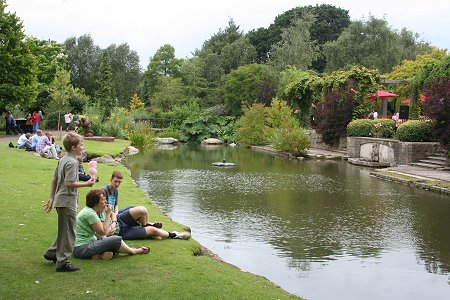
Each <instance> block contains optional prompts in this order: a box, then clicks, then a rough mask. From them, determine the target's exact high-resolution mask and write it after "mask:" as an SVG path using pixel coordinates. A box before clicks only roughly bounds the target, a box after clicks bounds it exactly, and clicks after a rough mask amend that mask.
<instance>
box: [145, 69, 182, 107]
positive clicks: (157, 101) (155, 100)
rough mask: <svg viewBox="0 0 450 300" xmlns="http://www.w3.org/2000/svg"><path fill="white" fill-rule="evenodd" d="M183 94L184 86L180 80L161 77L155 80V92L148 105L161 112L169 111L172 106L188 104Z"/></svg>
mask: <svg viewBox="0 0 450 300" xmlns="http://www.w3.org/2000/svg"><path fill="white" fill-rule="evenodd" d="M187 98H188V97H187V96H186V93H185V86H184V84H183V82H182V80H181V78H173V77H169V76H161V77H158V79H157V85H156V87H155V92H154V93H153V96H152V98H151V99H150V103H151V104H152V106H153V107H157V108H159V109H161V110H162V111H170V110H172V109H173V108H174V106H177V105H178V106H180V105H183V104H185V103H186V102H189V100H188V99H187Z"/></svg>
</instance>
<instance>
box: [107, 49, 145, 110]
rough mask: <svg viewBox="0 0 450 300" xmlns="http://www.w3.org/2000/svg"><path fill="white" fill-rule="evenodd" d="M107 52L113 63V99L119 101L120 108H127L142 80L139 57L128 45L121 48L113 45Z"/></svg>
mask: <svg viewBox="0 0 450 300" xmlns="http://www.w3.org/2000/svg"><path fill="white" fill-rule="evenodd" d="M105 51H106V52H107V53H108V55H109V58H110V61H111V70H112V83H113V84H112V97H113V99H117V100H118V102H119V106H121V107H127V106H128V101H129V99H130V97H132V96H133V95H134V94H135V93H136V92H137V91H138V87H139V82H140V80H141V70H140V66H139V56H138V54H137V52H136V51H132V50H131V49H130V47H129V46H128V44H126V43H125V44H121V45H119V46H116V45H115V44H112V45H110V46H109V47H108V48H106V50H105Z"/></svg>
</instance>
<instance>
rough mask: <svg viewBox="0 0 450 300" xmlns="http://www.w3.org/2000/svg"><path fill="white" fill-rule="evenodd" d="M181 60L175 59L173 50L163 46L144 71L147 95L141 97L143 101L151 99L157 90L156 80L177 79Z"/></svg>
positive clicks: (170, 46) (169, 46)
mask: <svg viewBox="0 0 450 300" xmlns="http://www.w3.org/2000/svg"><path fill="white" fill-rule="evenodd" d="M181 63H182V60H181V59H178V58H176V57H175V48H174V47H173V46H172V45H169V44H165V45H163V46H161V47H160V48H159V49H158V50H157V51H156V53H155V55H153V57H151V59H150V63H149V65H148V67H147V71H145V73H144V76H145V84H146V88H145V90H146V92H147V94H145V95H142V96H143V98H144V99H145V100H147V101H148V100H149V99H151V98H152V97H153V94H154V93H155V92H156V90H157V84H158V78H159V77H162V76H169V77H179V76H180V75H181V74H180V69H181Z"/></svg>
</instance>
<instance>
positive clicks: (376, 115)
mask: <svg viewBox="0 0 450 300" xmlns="http://www.w3.org/2000/svg"><path fill="white" fill-rule="evenodd" d="M373 118H374V119H378V112H376V111H374V112H373Z"/></svg>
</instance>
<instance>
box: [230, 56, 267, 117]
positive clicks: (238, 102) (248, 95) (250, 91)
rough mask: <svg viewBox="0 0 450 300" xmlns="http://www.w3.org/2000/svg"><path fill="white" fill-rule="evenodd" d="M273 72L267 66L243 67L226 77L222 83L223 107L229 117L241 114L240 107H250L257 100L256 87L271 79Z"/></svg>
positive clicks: (252, 65) (253, 65) (258, 100)
mask: <svg viewBox="0 0 450 300" xmlns="http://www.w3.org/2000/svg"><path fill="white" fill-rule="evenodd" d="M273 77H274V76H273V71H272V70H271V69H270V67H269V66H267V65H261V64H251V65H245V66H241V67H239V68H237V69H236V70H233V71H231V73H230V74H228V75H226V77H225V83H224V97H225V107H226V109H227V110H228V112H229V113H230V114H231V115H234V116H239V115H241V114H242V110H241V106H242V105H246V106H250V105H252V104H253V103H254V102H261V100H260V99H258V97H257V96H258V94H259V93H258V92H259V91H258V86H260V84H261V83H262V82H264V81H267V80H268V79H272V78H273Z"/></svg>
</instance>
